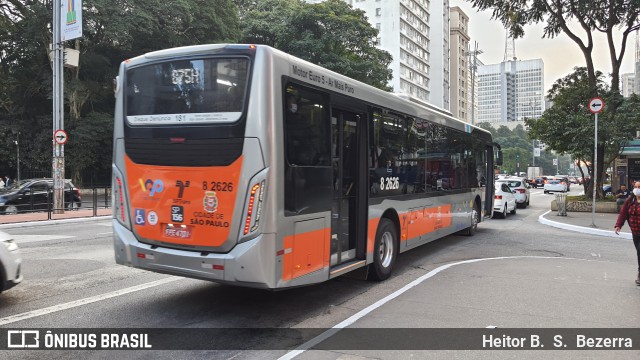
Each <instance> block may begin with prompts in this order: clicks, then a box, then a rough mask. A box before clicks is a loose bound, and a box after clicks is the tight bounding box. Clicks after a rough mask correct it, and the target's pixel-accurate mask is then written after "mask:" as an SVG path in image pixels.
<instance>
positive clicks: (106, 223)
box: [96, 221, 113, 227]
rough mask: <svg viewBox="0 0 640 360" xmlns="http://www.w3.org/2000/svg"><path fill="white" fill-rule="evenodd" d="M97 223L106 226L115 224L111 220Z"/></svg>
mask: <svg viewBox="0 0 640 360" xmlns="http://www.w3.org/2000/svg"><path fill="white" fill-rule="evenodd" d="M96 225H98V226H106V227H111V226H113V224H112V223H111V221H109V222H99V223H97V224H96Z"/></svg>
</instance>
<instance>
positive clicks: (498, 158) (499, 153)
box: [496, 150, 502, 166]
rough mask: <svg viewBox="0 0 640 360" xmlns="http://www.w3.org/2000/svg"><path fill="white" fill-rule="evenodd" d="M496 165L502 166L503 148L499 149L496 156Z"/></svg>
mask: <svg viewBox="0 0 640 360" xmlns="http://www.w3.org/2000/svg"><path fill="white" fill-rule="evenodd" d="M496 165H498V166H502V150H498V156H497V158H496Z"/></svg>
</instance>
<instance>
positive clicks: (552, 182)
mask: <svg viewBox="0 0 640 360" xmlns="http://www.w3.org/2000/svg"><path fill="white" fill-rule="evenodd" d="M549 184H552V185H555V184H560V180H549Z"/></svg>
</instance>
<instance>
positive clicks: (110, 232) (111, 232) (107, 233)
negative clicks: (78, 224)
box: [96, 231, 113, 235]
mask: <svg viewBox="0 0 640 360" xmlns="http://www.w3.org/2000/svg"><path fill="white" fill-rule="evenodd" d="M109 234H113V231H109V232H106V233H97V234H96V235H109Z"/></svg>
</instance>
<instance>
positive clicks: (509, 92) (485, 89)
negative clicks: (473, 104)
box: [478, 59, 544, 125]
mask: <svg viewBox="0 0 640 360" xmlns="http://www.w3.org/2000/svg"><path fill="white" fill-rule="evenodd" d="M543 92H544V62H543V61H542V59H534V60H506V61H503V62H501V63H499V64H491V65H483V66H479V67H478V122H484V121H487V122H491V123H501V122H503V123H506V122H514V121H524V119H525V118H538V117H540V116H541V115H542V113H543V111H544V94H543ZM497 125H500V124H497Z"/></svg>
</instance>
